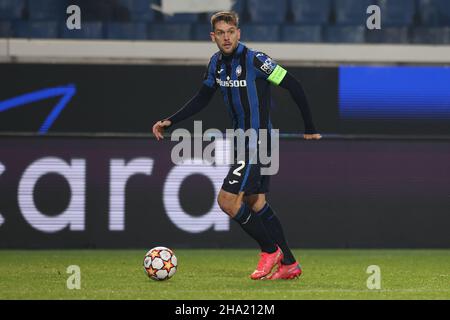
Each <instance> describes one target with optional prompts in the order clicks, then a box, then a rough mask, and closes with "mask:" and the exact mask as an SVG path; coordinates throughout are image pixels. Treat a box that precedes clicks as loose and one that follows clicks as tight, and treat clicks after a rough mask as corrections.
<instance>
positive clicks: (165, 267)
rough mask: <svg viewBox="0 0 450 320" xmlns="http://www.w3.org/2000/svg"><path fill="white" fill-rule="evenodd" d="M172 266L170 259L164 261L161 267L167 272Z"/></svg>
mask: <svg viewBox="0 0 450 320" xmlns="http://www.w3.org/2000/svg"><path fill="white" fill-rule="evenodd" d="M172 268H173V264H172V262H170V260H169V261H164V267H163V269H166V270H167V272H169V271H170V269H172Z"/></svg>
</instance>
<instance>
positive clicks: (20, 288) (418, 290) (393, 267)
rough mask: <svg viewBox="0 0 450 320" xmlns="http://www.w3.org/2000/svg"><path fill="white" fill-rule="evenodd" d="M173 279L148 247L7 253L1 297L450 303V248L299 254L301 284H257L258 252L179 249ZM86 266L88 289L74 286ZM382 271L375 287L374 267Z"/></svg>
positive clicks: (1, 258) (0, 253) (2, 259)
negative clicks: (148, 271) (150, 261)
mask: <svg viewBox="0 0 450 320" xmlns="http://www.w3.org/2000/svg"><path fill="white" fill-rule="evenodd" d="M173 249H174V250H175V254H176V256H177V258H178V262H179V268H178V271H177V273H176V274H175V276H174V277H173V278H172V279H170V280H168V281H153V280H150V279H149V278H147V277H146V275H145V274H144V272H143V267H142V262H143V256H144V254H145V252H146V251H147V250H146V249H142V250H46V251H41V250H17V251H16V250H0V299H153V300H164V299H168V300H196V299H215V300H216V299H217V300H218V299H236V300H237V299H296V300H299V299H450V250H378V249H377V250H375V249H374V250H349V249H345V250H310V249H308V250H301V249H297V250H294V252H295V254H296V256H297V257H299V258H300V259H299V260H300V262H301V264H302V267H303V272H304V274H303V275H302V276H301V277H300V278H299V279H296V280H278V281H269V280H260V281H253V280H251V279H249V274H250V273H251V272H252V271H253V269H254V267H255V266H256V264H257V259H258V254H257V250H231V249H222V250H210V249H205V250H202V249H196V250H188V249H179V250H177V248H173ZM70 265H78V266H79V267H80V270H81V288H80V289H79V290H77V289H73V290H69V289H67V285H66V282H67V279H68V278H69V277H70V274H68V273H66V271H67V267H68V266H70ZM370 265H377V266H379V267H380V271H381V289H373V290H369V289H368V288H367V279H368V277H370V276H371V274H368V273H366V271H367V267H368V266H370Z"/></svg>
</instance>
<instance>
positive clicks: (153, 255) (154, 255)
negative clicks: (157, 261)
mask: <svg viewBox="0 0 450 320" xmlns="http://www.w3.org/2000/svg"><path fill="white" fill-rule="evenodd" d="M150 256H151V257H152V259H154V258H155V257H159V250H154V251H152V252H151V253H150Z"/></svg>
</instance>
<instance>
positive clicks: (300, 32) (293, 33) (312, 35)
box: [281, 25, 322, 42]
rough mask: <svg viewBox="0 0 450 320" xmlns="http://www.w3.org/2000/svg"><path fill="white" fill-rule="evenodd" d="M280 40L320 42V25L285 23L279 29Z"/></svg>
mask: <svg viewBox="0 0 450 320" xmlns="http://www.w3.org/2000/svg"><path fill="white" fill-rule="evenodd" d="M281 41H283V42H321V41H322V27H321V26H320V25H318V26H317V25H316V26H310V25H308V26H303V25H285V26H283V27H282V29H281Z"/></svg>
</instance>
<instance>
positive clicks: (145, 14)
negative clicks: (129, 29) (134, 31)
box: [118, 0, 156, 22]
mask: <svg viewBox="0 0 450 320" xmlns="http://www.w3.org/2000/svg"><path fill="white" fill-rule="evenodd" d="M118 3H119V6H121V7H122V8H124V9H126V10H127V12H128V14H129V20H130V21H133V22H150V21H153V20H154V19H155V11H154V10H153V9H151V7H150V6H151V5H152V4H154V3H156V1H154V0H118Z"/></svg>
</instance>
